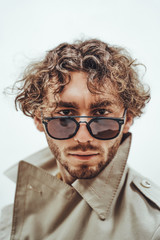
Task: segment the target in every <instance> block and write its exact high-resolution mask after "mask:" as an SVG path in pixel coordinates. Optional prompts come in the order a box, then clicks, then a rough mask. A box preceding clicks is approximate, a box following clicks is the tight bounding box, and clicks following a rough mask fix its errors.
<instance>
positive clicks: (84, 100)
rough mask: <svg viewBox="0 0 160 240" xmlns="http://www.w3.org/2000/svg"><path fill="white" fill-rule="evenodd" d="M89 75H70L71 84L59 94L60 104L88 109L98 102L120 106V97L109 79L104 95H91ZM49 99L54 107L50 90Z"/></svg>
mask: <svg viewBox="0 0 160 240" xmlns="http://www.w3.org/2000/svg"><path fill="white" fill-rule="evenodd" d="M87 78H88V74H87V73H84V72H73V73H71V74H70V82H69V83H68V84H67V85H66V86H65V87H64V89H63V91H62V92H61V93H60V94H59V102H74V103H75V104H76V105H77V106H78V105H81V106H83V107H88V106H91V105H94V103H98V102H104V101H105V102H106V103H108V105H109V103H110V105H120V99H119V95H118V93H117V91H116V89H115V87H114V86H113V84H112V83H111V81H110V80H109V79H106V81H105V84H104V88H103V89H101V90H102V91H103V93H100V94H95V93H91V92H90V91H89V89H88V86H87ZM47 98H48V101H49V103H50V104H51V105H52V104H54V103H55V100H54V97H53V92H52V89H49V91H48V94H47Z"/></svg>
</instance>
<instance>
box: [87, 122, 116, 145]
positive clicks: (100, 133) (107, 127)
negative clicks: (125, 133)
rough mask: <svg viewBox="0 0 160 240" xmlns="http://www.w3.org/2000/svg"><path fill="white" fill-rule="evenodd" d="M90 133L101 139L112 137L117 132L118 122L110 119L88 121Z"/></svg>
mask: <svg viewBox="0 0 160 240" xmlns="http://www.w3.org/2000/svg"><path fill="white" fill-rule="evenodd" d="M90 128H91V131H92V134H93V135H94V136H95V137H96V138H98V139H101V140H107V139H112V138H114V137H116V136H117V135H118V134H119V131H120V127H119V123H118V122H117V121H115V120H110V119H95V120H93V121H92V122H91V123H90Z"/></svg>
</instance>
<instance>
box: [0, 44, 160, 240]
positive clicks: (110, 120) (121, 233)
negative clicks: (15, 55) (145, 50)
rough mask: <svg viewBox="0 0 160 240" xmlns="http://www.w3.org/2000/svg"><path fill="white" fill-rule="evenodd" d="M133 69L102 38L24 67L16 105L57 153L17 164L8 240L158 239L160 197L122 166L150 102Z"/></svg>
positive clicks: (60, 49) (71, 46)
mask: <svg viewBox="0 0 160 240" xmlns="http://www.w3.org/2000/svg"><path fill="white" fill-rule="evenodd" d="M136 68H137V64H136V63H135V61H134V60H133V59H132V58H131V57H130V56H129V55H128V53H126V51H125V50H124V49H122V48H118V47H114V46H109V45H108V44H106V43H104V42H101V41H99V40H89V41H84V42H77V43H75V44H67V43H64V44H61V45H59V46H58V47H56V48H55V49H53V50H51V51H49V52H48V53H47V55H46V57H45V58H44V59H43V60H42V61H40V62H37V63H35V64H32V65H30V66H29V67H28V69H27V70H26V72H25V74H24V77H23V79H22V81H21V82H22V85H21V89H20V92H19V93H18V95H17V97H16V104H19V107H20V108H21V110H22V111H23V112H24V114H26V115H27V116H30V117H32V118H33V119H34V122H35V125H36V127H37V129H38V130H39V131H43V132H44V133H45V135H46V139H47V142H48V145H49V148H50V150H51V152H52V155H51V154H50V153H49V152H48V150H44V151H41V152H40V153H37V155H34V156H33V157H31V159H27V161H29V162H31V161H33V165H32V164H30V163H28V162H23V161H22V162H20V164H19V170H18V179H17V188H16V195H15V203H14V210H13V222H12V231H11V239H21V240H22V239H34V240H35V239H36V240H40V239H45V240H50V239H51V240H53V239H56V240H57V239H58V240H78V239H81V240H89V239H93V240H94V239H102V240H103V239H110V240H112V239H114V240H117V239H123V240H125V239H126V240H128V239H129V240H132V239H136V240H139V239H141V240H142V239H144V240H147V239H148V240H149V239H150V240H151V239H152V240H153V239H154V240H158V239H160V211H159V210H160V190H159V188H158V187H157V186H155V184H153V183H151V182H150V181H149V180H147V179H146V178H144V177H142V176H140V175H139V174H137V173H136V172H135V171H133V170H132V169H130V168H129V167H128V166H127V164H126V162H127V158H128V153H129V149H130V143H131V134H130V133H129V129H130V127H131V125H132V123H133V120H134V118H135V117H137V116H140V115H141V114H142V109H143V108H144V106H145V104H146V103H147V102H148V101H149V99H150V94H149V92H148V91H146V90H145V89H144V86H143V85H142V83H141V82H140V81H139V77H138V73H137V69H136ZM33 158H34V159H36V160H38V161H40V162H41V166H40V167H37V166H35V163H34V159H33ZM42 162H43V163H42ZM39 165H40V164H39ZM47 171H48V172H47ZM5 226H6V225H5V224H4V223H3V227H4V229H3V234H4V235H5V234H6V235H5V236H7V234H9V230H8V229H7V227H5ZM5 239H7V238H5Z"/></svg>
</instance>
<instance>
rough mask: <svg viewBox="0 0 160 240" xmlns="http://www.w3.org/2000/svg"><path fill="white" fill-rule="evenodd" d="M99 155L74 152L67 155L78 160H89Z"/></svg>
mask: <svg viewBox="0 0 160 240" xmlns="http://www.w3.org/2000/svg"><path fill="white" fill-rule="evenodd" d="M97 155H99V153H93V152H75V153H69V156H71V157H74V158H76V159H78V160H82V161H84V160H91V159H93V158H94V157H96V156H97Z"/></svg>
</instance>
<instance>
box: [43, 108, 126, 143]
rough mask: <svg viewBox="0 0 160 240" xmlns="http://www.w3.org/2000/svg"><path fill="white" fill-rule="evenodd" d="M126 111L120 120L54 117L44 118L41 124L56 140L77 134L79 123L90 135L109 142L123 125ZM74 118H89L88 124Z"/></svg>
mask: <svg viewBox="0 0 160 240" xmlns="http://www.w3.org/2000/svg"><path fill="white" fill-rule="evenodd" d="M126 111H127V110H126V109H125V110H124V114H123V117H122V118H112V117H93V116H55V117H44V118H43V115H42V123H43V124H44V126H45V129H46V132H47V134H48V135H49V136H50V137H51V138H54V139H57V140H66V139H70V138H72V137H74V136H75V135H76V133H77V132H78V129H79V127H80V123H86V127H87V129H88V131H89V133H90V135H91V136H92V137H94V138H96V139H99V140H109V139H113V138H116V137H117V136H118V135H119V133H120V131H121V126H122V125H123V124H124V120H125V116H126ZM75 118H91V120H90V121H89V122H86V121H79V122H77V120H76V119H75Z"/></svg>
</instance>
